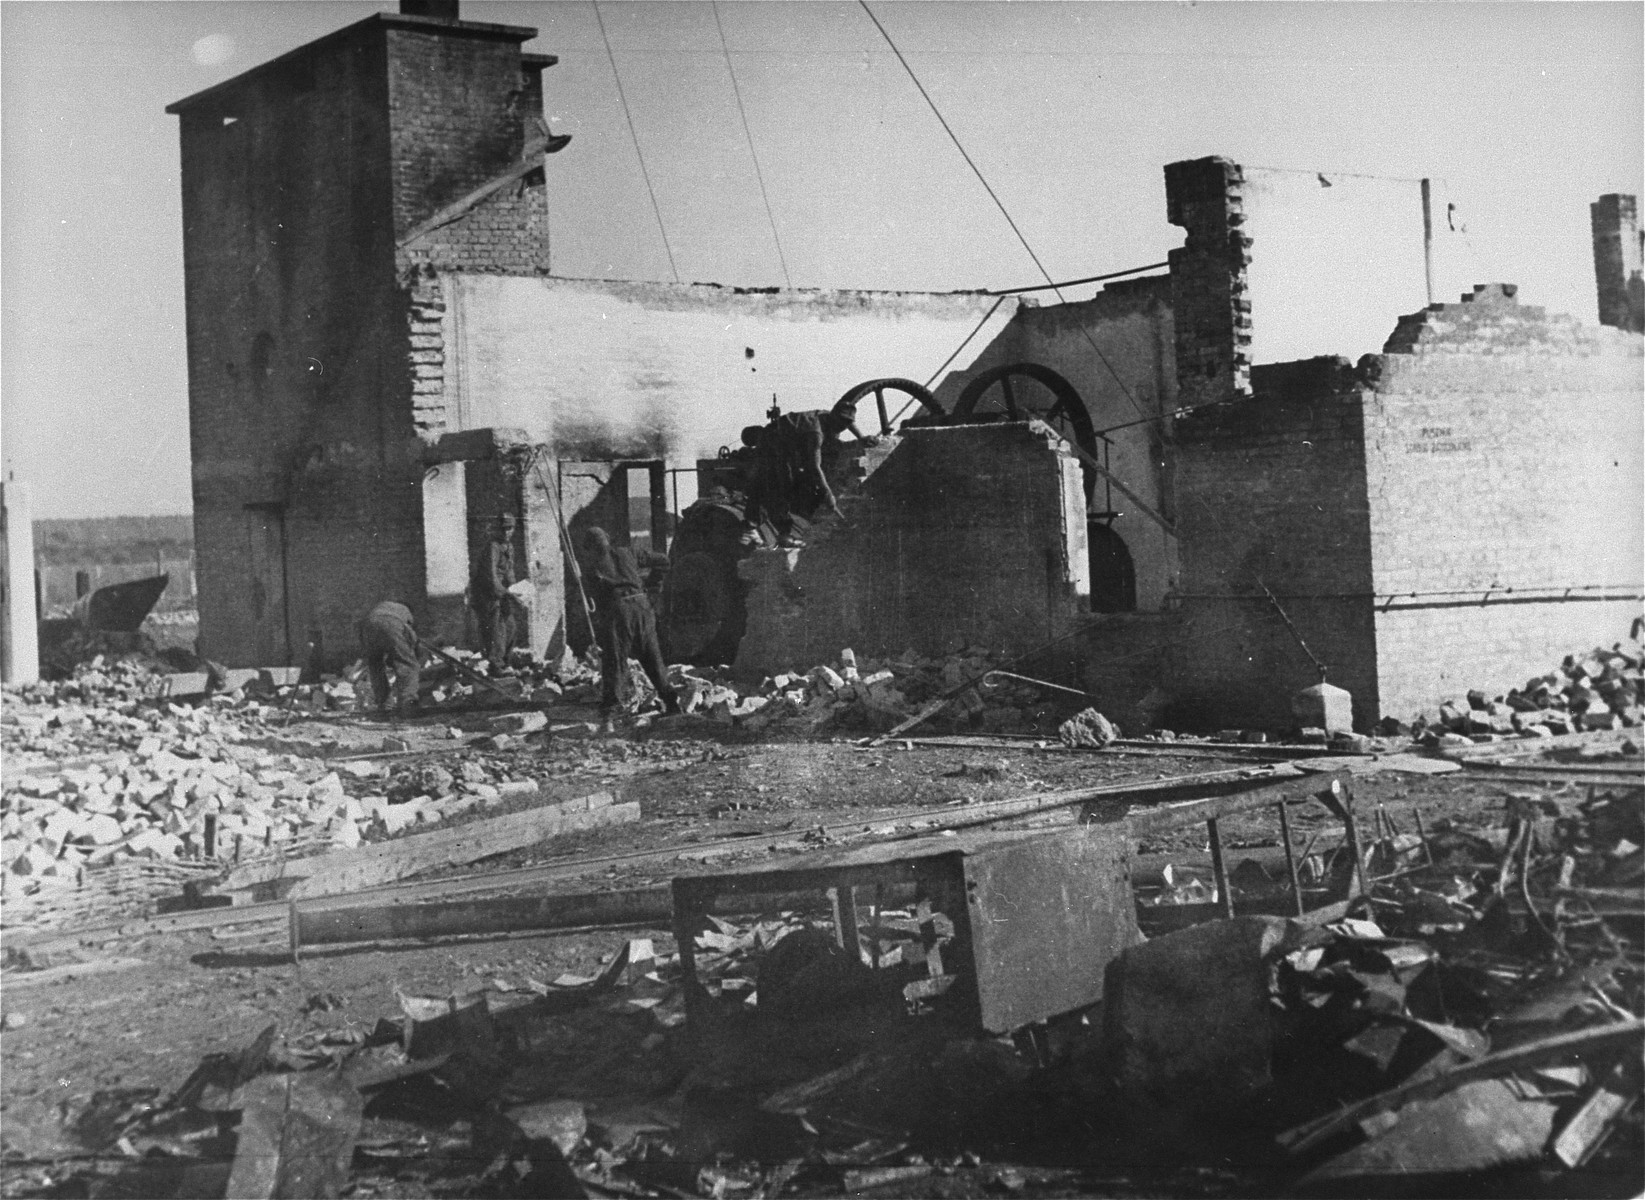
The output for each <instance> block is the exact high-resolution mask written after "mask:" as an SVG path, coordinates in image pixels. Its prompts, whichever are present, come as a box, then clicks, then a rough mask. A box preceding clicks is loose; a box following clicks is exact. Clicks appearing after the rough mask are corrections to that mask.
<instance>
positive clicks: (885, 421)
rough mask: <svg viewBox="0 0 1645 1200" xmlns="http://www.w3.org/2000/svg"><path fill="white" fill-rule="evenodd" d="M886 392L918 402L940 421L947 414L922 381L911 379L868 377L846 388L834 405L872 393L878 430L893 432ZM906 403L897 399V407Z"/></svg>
mask: <svg viewBox="0 0 1645 1200" xmlns="http://www.w3.org/2000/svg"><path fill="white" fill-rule="evenodd" d="M887 392H901V393H903V394H904V395H905V396H907V397H909V398H910V399H912V400H914V401H916V402H918V404H919V406H920V407H921V408H923V409H925V411H926V412H927V413H928V414H930V415H931V416H932V417H934V418H935V419H936V420H938V421H941V420H942V419H943V418H944V417H945V416H947V414H946V413H944V412H943V410H942V405H941V404H940V403H939V402H938V400H937V398H936V396H934V395H932V393H931V389H930V388H928V387H926V386H925V385H924V384H922V383H915V382H914V381H913V380H912V379H895V378H891V379H869V380H866V381H864V382H863V383H859V384H857V385H856V386H855V387H853V388H850V389H848V390H847V391H846V393H845V395H843V396H841V397H840V398H839V400H837V401H836V402H835V403H836V405H838V404H843V403H845V402H846V401H847V400H850V401H851V402H853V403H857V402H860V401H861V400H862V398H863V397H864V396H867V395H869V394H870V393H872V394H873V396H874V407H875V408H876V409H877V410H878V412H879V418H880V432H881V433H882V434H885V433H891V432H893V430H892V428H891V426H892V425H893V424H895V420H896V418H895V416H894V415H893V414H892V412H891V410H890V408H889V407H888V406H887V404H886V402H885V394H886V393H887ZM907 403H908V402H907V401H906V400H904V401H899V402H897V407H898V408H899V409H901V408H905V407H907Z"/></svg>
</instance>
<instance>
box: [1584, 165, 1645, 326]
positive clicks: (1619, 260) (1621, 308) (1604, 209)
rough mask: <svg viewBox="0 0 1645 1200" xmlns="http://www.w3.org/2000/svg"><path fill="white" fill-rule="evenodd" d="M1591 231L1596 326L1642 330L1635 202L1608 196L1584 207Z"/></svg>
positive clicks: (1643, 283) (1644, 304)
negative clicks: (1596, 306) (1590, 220)
mask: <svg viewBox="0 0 1645 1200" xmlns="http://www.w3.org/2000/svg"><path fill="white" fill-rule="evenodd" d="M1588 212H1589V215H1590V217H1591V219H1592V221H1593V230H1594V282H1595V283H1596V284H1597V286H1598V290H1599V323H1600V324H1601V325H1612V326H1615V327H1616V328H1618V329H1629V330H1632V331H1633V332H1634V333H1639V332H1641V331H1642V330H1645V278H1642V277H1641V274H1640V271H1641V260H1642V259H1645V238H1642V237H1641V235H1640V229H1639V201H1638V200H1637V199H1636V198H1635V197H1633V196H1624V195H1619V194H1617V193H1612V194H1611V195H1609V196H1601V197H1600V198H1599V199H1598V200H1597V201H1596V202H1595V203H1593V204H1591V205H1589V206H1588Z"/></svg>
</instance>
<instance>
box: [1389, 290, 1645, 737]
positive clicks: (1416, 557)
mask: <svg viewBox="0 0 1645 1200" xmlns="http://www.w3.org/2000/svg"><path fill="white" fill-rule="evenodd" d="M1389 345H1390V347H1391V348H1392V347H1395V346H1401V347H1405V348H1406V349H1405V350H1404V352H1401V353H1389V354H1385V355H1381V356H1374V357H1373V356H1368V357H1367V358H1366V359H1365V360H1364V362H1363V363H1362V364H1361V367H1362V370H1363V371H1364V373H1365V375H1366V377H1367V378H1368V379H1370V380H1372V381H1374V391H1372V392H1370V393H1368V394H1367V397H1366V405H1365V430H1366V446H1367V463H1368V466H1367V487H1368V496H1367V500H1368V504H1369V507H1370V511H1371V527H1372V547H1371V552H1372V564H1373V580H1372V587H1373V590H1374V592H1375V593H1376V597H1377V618H1376V619H1377V658H1378V673H1379V676H1380V679H1381V696H1382V707H1383V710H1384V711H1385V712H1387V713H1390V714H1392V715H1396V716H1400V717H1409V716H1412V715H1414V714H1415V713H1417V712H1420V711H1424V710H1426V711H1427V712H1428V713H1429V714H1430V715H1432V714H1433V712H1434V710H1435V708H1436V707H1437V705H1438V704H1439V702H1440V701H1441V700H1444V699H1447V698H1449V697H1451V696H1454V695H1456V694H1457V692H1458V691H1459V690H1465V689H1466V688H1468V687H1480V688H1484V689H1487V690H1490V691H1493V692H1497V691H1501V690H1502V689H1504V688H1506V687H1510V686H1519V685H1520V684H1523V683H1524V681H1525V679H1526V678H1527V677H1529V676H1530V675H1532V674H1535V673H1537V672H1539V671H1543V670H1546V669H1547V668H1548V667H1549V665H1550V664H1552V663H1554V662H1557V661H1558V660H1559V659H1560V658H1562V657H1564V655H1566V654H1569V653H1571V652H1572V651H1573V650H1580V649H1586V648H1589V647H1591V646H1593V645H1595V644H1601V643H1603V644H1606V645H1609V644H1610V643H1612V642H1614V641H1616V640H1617V639H1619V638H1621V637H1624V636H1626V634H1627V632H1628V625H1629V622H1630V620H1631V618H1632V617H1633V616H1634V615H1637V613H1638V611H1639V605H1638V602H1637V600H1629V599H1627V598H1626V597H1628V596H1629V595H1634V596H1637V595H1638V592H1639V589H1640V584H1641V578H1642V564H1641V559H1640V547H1641V542H1642V540H1645V521H1642V517H1641V512H1640V496H1641V494H1642V490H1645V476H1642V470H1641V445H1642V441H1645V429H1642V426H1641V415H1640V414H1641V377H1640V368H1641V361H1642V360H1641V347H1642V342H1641V340H1640V339H1639V338H1638V337H1637V336H1634V335H1630V334H1625V333H1623V332H1621V331H1619V330H1613V329H1606V328H1603V327H1596V326H1591V325H1583V324H1580V323H1578V322H1576V321H1575V320H1573V319H1572V318H1569V317H1564V316H1549V315H1547V314H1544V313H1543V311H1542V310H1541V309H1539V308H1535V307H1532V306H1528V305H1521V304H1518V303H1517V302H1516V301H1515V299H1514V297H1513V289H1512V288H1510V287H1506V286H1503V285H1491V286H1488V287H1483V288H1479V289H1476V291H1475V293H1474V295H1473V296H1472V297H1470V298H1468V299H1467V300H1466V301H1464V302H1463V303H1460V304H1447V305H1435V306H1433V307H1432V308H1430V309H1428V310H1425V311H1424V312H1422V313H1418V314H1415V315H1413V316H1412V317H1408V318H1405V319H1404V320H1402V321H1401V323H1400V328H1399V330H1398V331H1396V334H1395V336H1394V337H1393V338H1391V339H1390V342H1389ZM1605 597H1611V598H1612V599H1609V600H1607V599H1604V598H1605Z"/></svg>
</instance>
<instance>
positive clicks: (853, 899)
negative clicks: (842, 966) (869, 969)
mask: <svg viewBox="0 0 1645 1200" xmlns="http://www.w3.org/2000/svg"><path fill="white" fill-rule="evenodd" d="M828 900H829V903H830V904H831V905H832V906H833V909H834V940H835V941H837V942H838V943H839V944H840V949H841V950H844V951H846V952H847V953H850V954H852V955H855V956H856V957H857V958H859V959H860V958H861V957H862V951H861V950H860V949H859V948H858V946H857V926H858V923H859V922H858V920H857V889H856V888H854V887H844V886H841V887H832V888H829V889H828Z"/></svg>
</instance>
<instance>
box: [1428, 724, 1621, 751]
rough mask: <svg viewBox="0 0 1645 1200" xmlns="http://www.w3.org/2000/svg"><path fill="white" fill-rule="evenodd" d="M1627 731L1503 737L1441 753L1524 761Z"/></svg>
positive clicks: (1613, 738) (1610, 738) (1614, 738)
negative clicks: (1528, 757) (1527, 757)
mask: <svg viewBox="0 0 1645 1200" xmlns="http://www.w3.org/2000/svg"><path fill="white" fill-rule="evenodd" d="M1629 732H1630V731H1629V730H1627V729H1590V730H1587V731H1586V732H1584V733H1562V734H1559V735H1557V736H1555V737H1551V738H1539V737H1528V738H1505V739H1504V740H1502V741H1500V742H1476V743H1475V744H1474V745H1472V746H1457V747H1454V748H1449V749H1445V750H1441V751H1440V753H1441V754H1442V755H1443V756H1444V757H1446V758H1523V757H1525V756H1527V755H1535V754H1546V753H1548V752H1549V751H1551V750H1571V749H1576V748H1579V747H1582V746H1592V745H1594V744H1595V743H1599V742H1607V741H1615V742H1621V741H1622V739H1623V738H1624V737H1626V736H1627V735H1628V734H1629Z"/></svg>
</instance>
